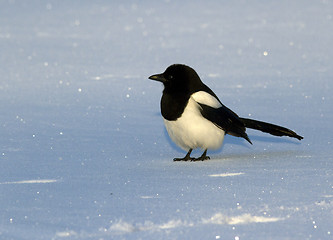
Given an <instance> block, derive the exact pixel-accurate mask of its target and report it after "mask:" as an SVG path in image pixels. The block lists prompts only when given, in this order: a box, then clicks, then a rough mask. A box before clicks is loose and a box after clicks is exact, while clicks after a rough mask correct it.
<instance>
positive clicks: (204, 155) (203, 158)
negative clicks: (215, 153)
mask: <svg viewBox="0 0 333 240" xmlns="http://www.w3.org/2000/svg"><path fill="white" fill-rule="evenodd" d="M206 154H207V149H206V150H205V151H204V152H203V154H202V155H201V157H198V158H195V159H194V160H191V161H205V160H208V159H210V157H209V156H207V155H206Z"/></svg>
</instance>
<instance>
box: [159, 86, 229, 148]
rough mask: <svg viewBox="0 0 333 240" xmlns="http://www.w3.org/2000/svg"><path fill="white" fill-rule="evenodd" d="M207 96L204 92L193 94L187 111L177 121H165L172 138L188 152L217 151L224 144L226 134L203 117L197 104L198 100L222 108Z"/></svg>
mask: <svg viewBox="0 0 333 240" xmlns="http://www.w3.org/2000/svg"><path fill="white" fill-rule="evenodd" d="M200 93H201V94H200ZM206 94H207V95H206ZM206 94H205V93H204V92H198V93H195V94H193V95H192V97H191V98H190V99H189V101H188V104H187V106H186V108H185V111H184V112H183V114H182V115H181V117H180V118H178V119H177V120H175V121H168V120H166V119H164V123H165V127H166V129H167V131H168V134H169V136H170V138H171V139H172V140H173V141H174V142H175V143H176V144H177V145H178V146H179V147H181V148H183V149H184V150H186V151H188V150H189V149H190V148H192V149H195V148H201V149H203V150H205V149H217V148H219V147H220V146H221V145H222V143H223V139H224V135H225V132H224V131H223V130H222V129H220V128H218V127H216V126H215V125H214V124H213V123H212V122H211V121H209V120H207V119H205V118H204V117H203V116H202V115H201V113H200V105H199V104H198V103H197V102H196V100H197V101H198V102H200V103H204V104H206V105H210V106H212V105H213V107H218V104H219V106H221V104H220V103H219V101H217V100H216V99H215V98H212V96H211V95H210V94H208V93H206ZM214 99H215V101H214ZM208 103H210V104H208Z"/></svg>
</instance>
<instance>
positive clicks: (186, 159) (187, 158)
mask: <svg viewBox="0 0 333 240" xmlns="http://www.w3.org/2000/svg"><path fill="white" fill-rule="evenodd" d="M173 161H174V162H180V161H185V162H186V161H191V162H192V161H195V158H193V157H190V156H185V157H183V158H174V159H173Z"/></svg>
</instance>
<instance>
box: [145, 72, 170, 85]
mask: <svg viewBox="0 0 333 240" xmlns="http://www.w3.org/2000/svg"><path fill="white" fill-rule="evenodd" d="M149 79H151V80H154V81H158V82H162V83H165V82H166V79H165V77H164V76H163V73H161V74H154V75H151V76H150V77H149Z"/></svg>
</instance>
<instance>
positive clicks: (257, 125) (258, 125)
mask: <svg viewBox="0 0 333 240" xmlns="http://www.w3.org/2000/svg"><path fill="white" fill-rule="evenodd" d="M240 120H241V121H242V122H243V123H244V125H245V127H247V128H252V129H256V130H259V131H262V132H265V133H269V134H272V135H274V136H289V137H293V138H297V139H298V140H302V139H303V137H302V136H299V135H297V133H295V132H294V131H292V130H290V129H288V128H285V127H281V126H278V125H274V124H271V123H266V122H261V121H257V120H253V119H248V118H240Z"/></svg>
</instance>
